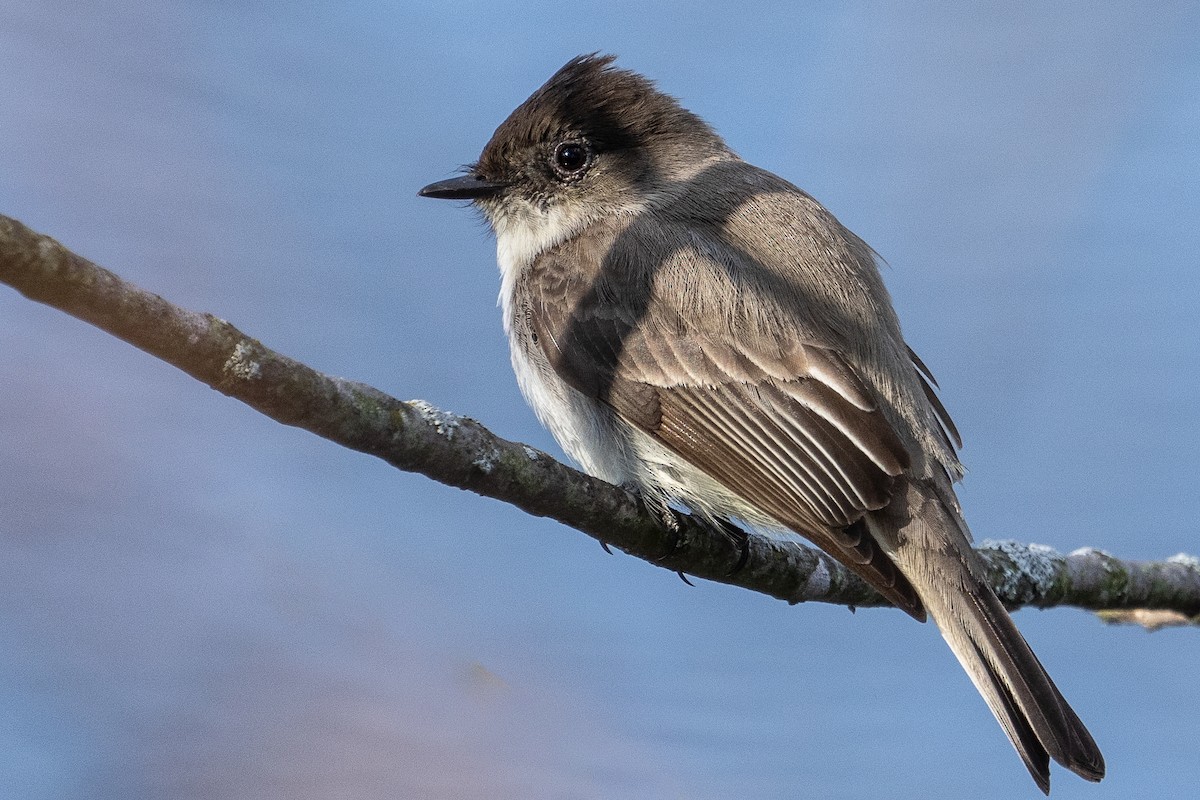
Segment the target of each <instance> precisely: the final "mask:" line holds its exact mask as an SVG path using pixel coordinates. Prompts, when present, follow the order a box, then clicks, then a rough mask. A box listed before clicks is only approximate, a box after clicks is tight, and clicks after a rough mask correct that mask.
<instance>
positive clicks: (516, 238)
mask: <svg viewBox="0 0 1200 800" xmlns="http://www.w3.org/2000/svg"><path fill="white" fill-rule="evenodd" d="M419 194H420V195H422V196H424V197H431V198H441V199H459V200H469V201H471V203H472V204H473V205H474V206H475V207H476V208H478V210H479V211H480V212H482V215H483V216H484V218H485V219H486V220H487V222H488V223H489V225H490V227H491V229H492V230H493V232H494V233H495V236H496V246H497V260H498V263H499V267H500V274H501V281H500V283H501V289H500V305H501V308H502V312H503V323H504V329H505V331H506V332H507V335H508V338H509V343H510V350H511V356H512V364H513V369H514V372H515V374H516V377H517V381H518V384H519V385H520V388H521V391H522V393H523V394H524V396H525V398H526V399H527V401H528V402H529V404H530V405H531V406H532V408H533V410H534V412H535V413H536V415H537V416H538V418H539V419H540V420H541V422H542V423H543V424H544V425H545V426H546V427H547V428H548V429H549V431H550V432H551V434H552V435H553V436H554V437H555V439H556V440H557V441H558V442H559V444H560V445H561V446H562V448H563V450H564V451H565V452H566V453H567V454H568V455H569V456H570V457H571V458H572V459H573V460H575V461H576V462H577V463H578V464H579V465H580V466H581V467H582V469H583V470H584V471H585V472H587V473H589V474H591V475H594V476H596V477H598V478H601V479H603V480H606V481H609V482H611V483H614V484H617V485H623V486H627V487H631V488H633V489H636V490H637V491H638V493H639V494H640V495H641V496H642V498H643V499H644V500H645V501H646V504H647V506H649V507H651V508H655V509H658V510H660V511H664V512H665V511H666V510H667V509H670V508H671V507H673V506H682V507H686V508H687V509H689V510H691V511H692V512H694V513H696V514H698V515H699V516H700V517H701V518H703V519H705V520H707V521H709V522H711V523H714V524H721V525H728V524H729V523H730V521H731V520H733V521H738V522H740V523H741V524H742V525H744V526H746V527H748V528H751V529H754V530H757V531H760V532H763V533H765V534H767V535H776V536H782V537H788V536H796V535H798V536H800V537H803V538H804V539H807V540H808V541H810V542H812V543H813V544H815V545H816V546H818V547H819V548H821V549H822V550H824V551H825V552H826V553H828V554H829V555H831V556H832V557H834V558H835V559H837V560H838V561H840V562H841V563H843V564H845V565H846V567H848V568H849V569H850V570H852V571H853V572H854V573H855V574H857V575H858V576H860V577H861V578H863V579H864V580H865V581H866V582H867V583H869V584H870V585H871V586H872V587H874V588H875V589H876V590H877V591H878V592H879V593H880V594H881V595H882V596H883V597H885V598H886V599H887V600H889V601H890V602H891V603H893V604H894V605H895V606H897V607H898V608H900V609H901V610H903V611H905V612H906V613H907V614H909V615H910V616H912V617H914V618H915V619H917V620H918V621H921V622H924V621H925V620H926V619H927V618H931V619H932V620H933V622H934V623H935V624H936V625H937V627H938V629H939V630H940V632H941V634H942V637H943V638H944V639H945V641H946V642H947V643H948V644H949V646H950V649H951V650H952V651H953V653H954V655H955V656H956V657H957V659H958V661H959V662H960V663H961V665H962V667H963V668H964V669H965V670H966V673H967V674H968V676H969V677H970V679H971V681H972V682H973V683H974V685H975V687H976V689H977V690H978V691H979V693H980V694H981V695H982V697H983V699H984V701H985V702H986V703H987V706H988V708H989V709H990V710H991V712H992V714H993V715H994V716H995V717H996V719H997V720H998V722H999V723H1000V725H1001V727H1002V728H1003V730H1004V732H1005V734H1007V736H1008V739H1009V740H1010V742H1011V743H1012V745H1013V747H1014V748H1015V749H1016V751H1017V753H1018V754H1019V755H1020V757H1021V759H1022V760H1023V762H1024V764H1025V766H1026V768H1027V769H1028V770H1029V773H1030V775H1031V776H1032V777H1033V780H1034V782H1035V783H1036V784H1037V786H1038V788H1039V789H1041V790H1042V791H1043V792H1044V793H1046V794H1049V791H1050V761H1051V759H1052V760H1054V761H1055V762H1058V763H1059V764H1061V765H1062V766H1065V767H1066V768H1067V769H1069V770H1071V771H1073V772H1075V773H1076V774H1078V775H1080V776H1081V777H1083V778H1085V779H1087V780H1089V781H1099V780H1100V779H1101V778H1102V777H1103V776H1104V770H1105V767H1104V759H1103V756H1102V755H1101V752H1100V750H1099V748H1098V747H1097V745H1096V743H1095V741H1094V740H1093V738H1092V736H1091V734H1090V733H1089V732H1088V730H1087V728H1086V727H1085V726H1084V724H1083V722H1082V721H1081V720H1080V719H1079V717H1078V716H1077V715H1076V713H1075V712H1074V711H1073V710H1072V708H1071V706H1070V705H1069V704H1068V703H1067V701H1066V700H1065V699H1064V698H1063V696H1062V694H1061V693H1060V692H1059V690H1058V688H1057V687H1056V686H1055V684H1054V682H1053V681H1052V680H1051V678H1050V676H1049V675H1048V674H1047V672H1046V670H1045V669H1044V668H1043V667H1042V665H1041V663H1040V662H1039V661H1038V658H1037V656H1036V655H1035V654H1034V653H1033V651H1032V650H1031V649H1030V647H1029V645H1028V644H1027V643H1026V641H1025V639H1024V638H1023V637H1022V635H1021V633H1020V631H1019V630H1018V629H1017V627H1016V625H1015V624H1014V622H1013V620H1012V618H1011V617H1010V616H1009V614H1008V612H1007V610H1006V609H1005V607H1004V606H1003V604H1002V603H1001V602H1000V600H999V599H998V598H997V596H996V594H995V593H994V591H993V590H992V589H991V587H990V585H989V583H988V580H987V577H986V574H985V571H984V568H983V566H982V564H981V561H980V559H979V557H978V555H977V554H976V553H975V551H974V550H973V549H972V547H971V534H970V531H969V529H968V527H967V523H966V521H965V519H964V516H963V512H962V509H961V507H960V504H959V501H958V499H957V497H956V495H955V491H954V484H955V483H956V482H958V481H959V480H960V479H961V478H962V476H963V466H962V464H961V462H960V461H959V458H958V454H957V449H958V448H960V447H961V446H962V440H961V437H960V435H959V432H958V430H957V428H956V427H955V424H954V422H953V420H952V419H951V417H950V415H949V414H948V413H947V411H946V409H945V407H944V406H943V404H942V403H941V401H940V400H939V398H938V395H937V394H936V392H935V388H936V385H937V384H936V381H935V380H934V378H933V375H932V373H931V372H930V370H929V369H928V368H927V367H926V366H925V364H924V363H923V362H922V361H921V359H920V358H919V357H918V356H917V355H916V353H914V352H913V350H912V349H911V348H910V347H909V346H908V345H907V344H906V342H905V340H904V337H903V335H902V333H901V328H900V323H899V320H898V317H897V315H896V312H895V310H894V307H893V304H892V301H891V298H890V295H889V294H888V291H887V288H886V287H885V285H884V283H883V279H882V277H881V275H880V271H879V263H878V262H879V259H878V256H877V255H876V254H875V252H874V251H873V250H872V249H871V248H870V247H869V246H868V245H867V244H866V243H865V242H864V241H863V240H862V239H860V238H859V237H858V236H856V235H855V234H854V233H852V232H851V231H850V230H848V229H847V228H846V227H845V226H843V225H842V224H841V223H840V222H839V221H838V220H837V219H836V218H835V217H834V216H833V214H831V213H830V212H829V211H828V210H826V209H825V207H824V206H822V205H821V204H820V203H818V202H817V201H816V200H815V199H814V198H813V197H811V196H810V195H809V194H807V193H806V192H804V191H803V190H801V189H799V188H797V187H796V186H795V185H793V184H792V183H790V182H788V181H786V180H784V179H783V178H781V177H778V176H777V175H775V174H773V173H771V172H769V171H767V170H764V169H760V168H758V167H755V166H753V165H751V164H749V163H747V162H746V161H744V160H742V159H741V158H740V157H739V156H738V155H736V154H735V153H734V151H733V150H731V149H730V147H729V146H728V145H727V144H726V143H725V141H724V140H723V139H722V138H721V136H720V135H719V134H717V133H716V131H715V130H714V129H713V128H712V127H711V126H710V125H709V124H708V123H706V122H705V121H704V120H703V119H701V118H700V117H699V116H697V115H695V114H693V113H692V112H690V111H688V110H686V109H685V108H684V107H683V106H682V105H681V104H680V103H679V101H678V100H676V99H675V98H674V97H672V96H670V95H668V94H666V93H664V92H662V91H661V90H659V89H658V87H657V86H656V85H655V84H654V83H653V82H652V81H650V80H649V79H647V78H646V77H644V76H642V75H640V74H638V73H636V72H633V71H630V70H626V69H622V68H619V67H618V66H617V65H616V64H615V57H614V56H611V55H601V54H598V53H591V54H587V55H581V56H578V57H576V58H573V59H571V60H570V61H569V62H567V64H566V65H564V66H563V67H562V68H561V69H559V70H558V71H557V72H556V73H555V74H554V75H553V76H552V77H551V78H550V79H549V80H548V81H547V82H546V83H545V84H544V85H543V86H541V88H539V89H537V90H536V91H535V92H534V93H533V94H532V95H531V96H530V97H529V98H528V99H527V100H526V101H525V102H523V103H522V104H521V105H519V106H518V107H517V108H516V109H515V110H514V111H513V112H512V113H511V115H509V117H508V118H507V119H506V120H505V121H504V122H502V123H501V124H500V126H499V127H498V128H496V130H495V132H494V134H493V135H492V137H491V139H490V140H489V141H488V143H487V144H486V146H485V147H484V148H483V150H482V153H481V154H480V156H479V159H478V160H477V161H476V162H475V163H473V164H471V165H470V166H468V167H467V168H466V170H465V174H462V175H459V176H458V177H455V178H451V179H449V180H445V181H440V182H437V183H433V184H430V185H429V186H426V187H425V188H423V189H421V190H420V192H419Z"/></svg>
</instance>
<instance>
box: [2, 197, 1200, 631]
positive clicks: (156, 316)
mask: <svg viewBox="0 0 1200 800" xmlns="http://www.w3.org/2000/svg"><path fill="white" fill-rule="evenodd" d="M0 281H2V282H4V283H7V284H9V285H10V286H12V287H13V288H15V289H16V290H17V291H19V292H21V293H22V294H24V295H25V296H26V297H28V298H30V299H32V300H36V301H38V302H40V303H45V304H46V305H49V306H52V307H54V308H57V309H60V310H62V311H65V312H66V313H68V314H71V315H72V316H75V317H78V318H79V319H81V320H84V321H85V322H89V323H91V324H93V325H95V326H96V327H98V328H100V329H102V330H104V331H107V332H108V333H111V334H112V335H114V336H117V337H119V338H121V339H124V340H125V341H127V342H129V343H130V344H132V345H134V346H135V347H138V348H140V349H142V350H144V351H146V352H147V353H150V354H151V355H154V356H156V357H158V358H160V359H162V360H163V361H166V362H167V363H168V364H171V365H173V366H175V367H177V368H179V369H181V370H183V371H184V372H186V373H187V374H189V375H191V376H192V377H194V378H196V379H197V380H199V381H201V382H203V383H205V384H207V385H209V386H211V387H212V388H214V389H216V390H217V391H219V392H222V393H223V394H226V395H228V396H230V397H233V398H235V399H237V400H240V401H242V402H243V403H245V404H246V405H248V406H250V407H251V408H254V409H255V410H257V411H259V412H261V413H263V414H265V415H267V416H268V417H271V418H272V419H274V420H276V421H278V422H281V423H283V424H285V425H291V426H295V427H298V428H303V429H305V430H308V431H311V432H312V433H315V434H317V435H318V436H321V437H323V438H326V439H329V440H330V441H333V442H336V443H338V444H340V445H343V446H344V447H348V448H351V449H352V450H358V451H360V452H363V453H367V454H369V455H373V456H376V457H378V458H381V459H383V460H384V461H386V462H388V463H389V464H391V465H393V466H395V467H397V468H399V469H402V470H406V471H410V472H419V473H421V474H423V475H426V476H428V477H430V478H433V479H434V480H436V481H440V482H442V483H445V484H448V485H450V486H457V487H458V488H460V489H467V490H470V491H473V492H476V493H478V494H481V495H485V496H487V497H494V498H496V499H498V500H503V501H505V502H507V503H511V504H513V505H515V506H517V507H518V508H521V509H523V510H524V511H527V512H528V513H530V514H534V515H536V516H543V517H551V518H553V519H556V520H558V521H559V522H562V523H563V524H565V525H569V526H571V527H573V528H576V529H578V530H580V531H582V532H584V533H586V534H588V535H589V536H592V537H593V538H595V539H598V540H599V541H601V542H604V543H606V544H609V545H613V546H615V547H617V548H619V549H621V550H623V551H625V552H626V553H629V554H631V555H634V556H637V557H639V558H642V559H644V560H646V561H649V562H650V563H652V564H655V565H657V566H660V567H663V568H666V569H669V570H674V571H679V572H684V573H687V574H689V575H694V576H697V577H701V578H706V579H708V580H713V581H718V582H721V583H726V584H730V585H734V586H740V587H742V588H745V589H750V590H752V591H756V592H761V593H763V594H767V595H770V596H771V597H776V598H779V599H781V600H786V601H788V602H789V603H799V602H805V601H819V602H825V603H835V604H838V605H846V606H851V607H865V606H881V605H887V603H886V601H884V600H883V599H882V598H880V597H879V595H877V594H876V593H875V592H874V590H872V589H871V588H870V587H868V586H867V585H866V584H864V583H863V582H862V581H861V580H859V579H858V578H857V577H856V576H854V575H853V574H852V573H850V572H849V571H848V570H847V569H845V568H844V567H842V566H841V564H839V563H838V562H837V561H835V560H834V559H832V558H830V557H829V556H827V555H826V554H824V553H823V552H821V551H819V550H816V549H815V548H811V547H807V546H804V545H801V544H792V543H788V542H780V541H776V540H773V539H769V538H766V537H762V536H758V535H754V534H751V535H750V537H749V542H748V556H747V560H746V562H745V565H744V566H743V567H742V568H741V569H738V570H735V569H734V567H735V566H736V565H737V563H738V561H739V558H740V556H741V551H740V549H739V548H740V546H739V545H738V544H737V543H735V542H734V541H732V540H731V539H730V538H729V537H728V536H726V535H724V534H722V533H720V532H718V531H713V530H711V529H710V528H708V527H707V526H705V525H703V524H700V523H699V522H698V521H696V520H694V519H691V518H687V517H685V518H684V519H683V524H682V525H681V527H680V529H679V530H678V531H677V532H674V533H672V532H668V531H666V530H665V529H664V527H663V526H662V525H661V524H660V522H659V521H658V520H657V519H656V518H655V517H654V516H653V515H652V514H649V513H647V511H646V510H645V508H643V506H642V504H641V503H640V501H639V500H638V499H637V498H636V497H634V496H633V495H631V494H629V493H628V492H626V491H624V490H623V489H621V488H619V487H615V486H611V485H609V484H607V483H604V482H603V481H600V480H597V479H595V478H592V477H590V476H588V475H585V474H583V473H581V472H579V471H577V470H574V469H572V468H570V467H568V466H566V465H564V464H561V463H559V462H558V461H556V460H554V459H553V458H551V457H550V456H548V455H546V454H545V453H543V452H540V451H538V450H535V449H533V448H532V447H529V446H528V445H524V444H520V443H518V442H510V441H507V440H505V439H501V438H500V437H498V436H496V435H494V434H493V433H491V432H490V431H489V430H487V428H485V427H484V426H483V425H481V424H480V423H478V422H476V421H475V420H473V419H469V418H467V417H462V416H458V415H456V414H452V413H450V412H447V411H442V410H440V409H437V408H434V407H433V406H431V405H429V404H428V403H425V402H423V401H421V400H411V401H408V402H403V401H400V400H397V399H395V398H393V397H390V396H388V395H386V394H384V393H383V392H380V391H379V390H377V389H374V388H372V387H370V386H366V385H364V384H361V383H355V382H353V381H347V380H344V379H342V378H336V377H331V376H328V375H324V374H322V373H320V372H317V371H316V370H314V369H312V368H310V367H307V366H305V365H304V364H301V363H300V362H298V361H295V360H293V359H291V358H288V357H287V356H285V355H282V354H280V353H277V352H275V351H273V350H271V349H270V348H268V347H266V346H264V345H263V344H262V343H261V342H259V341H257V340H256V339H253V338H251V337H249V336H247V335H246V334H244V333H242V332H241V331H239V330H238V329H237V328H235V327H234V326H233V325H230V324H229V323H228V322H226V321H224V320H222V319H218V318H217V317H215V316H213V315H211V314H204V313H199V312H195V311H188V310H186V309H183V308H179V307H178V306H175V305H172V304H171V303H169V302H167V301H166V300H164V299H163V298H161V297H159V296H158V295H155V294H152V293H150V292H148V291H146V290H144V289H141V288H138V287H137V286H134V285H132V284H129V283H127V282H125V281H123V280H122V279H121V278H119V277H118V276H116V275H115V274H113V273H112V272H109V271H108V270H105V269H103V268H101V267H98V266H96V265H95V264H93V263H91V262H90V261H88V260H86V259H84V258H82V257H80V256H78V255H76V254H74V253H72V252H71V251H70V250H68V249H66V248H65V247H63V246H62V245H61V244H59V243H58V242H56V241H55V240H53V239H51V238H50V237H48V236H43V235H41V234H38V233H35V232H34V231H32V230H30V229H29V228H27V227H25V226H24V225H23V224H21V223H20V222H18V221H16V220H14V219H11V218H9V217H5V216H2V215H0ZM979 552H980V555H981V556H982V557H983V559H984V561H985V563H986V564H987V566H988V568H989V570H990V571H991V576H992V581H993V584H994V586H995V587H996V590H997V592H998V594H999V595H1000V598H1001V599H1002V600H1003V601H1004V602H1005V603H1006V604H1008V605H1009V606H1011V607H1013V608H1016V607H1019V606H1025V605H1032V606H1038V607H1042V608H1046V607H1050V606H1059V605H1069V606H1076V607H1079V608H1086V609H1093V610H1102V609H1107V610H1118V609H1124V610H1132V609H1160V610H1170V611H1175V612H1177V613H1178V614H1180V615H1182V616H1183V617H1185V618H1188V619H1194V618H1196V617H1197V616H1198V615H1200V559H1197V558H1194V557H1191V556H1184V555H1179V556H1174V557H1172V558H1169V559H1167V560H1165V561H1153V562H1144V561H1129V560H1123V559H1119V558H1116V557H1114V556H1111V555H1109V554H1107V553H1103V552H1101V551H1098V550H1090V549H1088V550H1079V551H1076V552H1074V553H1070V554H1069V555H1063V554H1061V553H1058V552H1056V551H1054V550H1052V549H1050V548H1048V547H1044V546H1041V545H1036V544H1019V543H1017V542H991V543H984V544H983V545H982V546H981V547H980V548H979Z"/></svg>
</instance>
